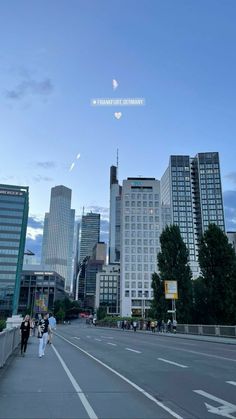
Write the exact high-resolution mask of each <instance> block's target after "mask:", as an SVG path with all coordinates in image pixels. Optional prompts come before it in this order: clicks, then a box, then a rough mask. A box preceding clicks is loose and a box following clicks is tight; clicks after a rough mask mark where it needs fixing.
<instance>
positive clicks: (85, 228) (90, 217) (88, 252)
mask: <svg viewBox="0 0 236 419" xmlns="http://www.w3.org/2000/svg"><path fill="white" fill-rule="evenodd" d="M99 237H100V214H95V213H92V212H91V213H89V214H87V215H82V220H81V236H80V252H79V260H80V262H82V261H83V259H84V258H85V257H86V256H90V257H91V256H92V254H93V248H94V246H95V244H97V243H98V242H99Z"/></svg>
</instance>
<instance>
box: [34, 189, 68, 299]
mask: <svg viewBox="0 0 236 419" xmlns="http://www.w3.org/2000/svg"><path fill="white" fill-rule="evenodd" d="M74 220H75V210H73V209H71V189H69V188H67V187H65V186H63V185H60V186H55V187H54V188H52V189H51V199H50V210H49V213H46V214H45V225H44V232H43V245H42V264H45V265H47V266H49V267H50V269H52V270H54V271H55V272H57V273H58V274H59V275H61V276H62V277H63V278H64V279H65V289H66V290H67V291H71V287H72V254H73V237H74Z"/></svg>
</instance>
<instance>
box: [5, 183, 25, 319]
mask: <svg viewBox="0 0 236 419" xmlns="http://www.w3.org/2000/svg"><path fill="white" fill-rule="evenodd" d="M28 211H29V190H28V187H25V186H13V185H0V314H1V315H3V316H10V315H11V314H12V313H13V314H17V310H18V302H19V292H20V279H21V271H22V265H23V258H24V249H25V238H26V228H27V221H28Z"/></svg>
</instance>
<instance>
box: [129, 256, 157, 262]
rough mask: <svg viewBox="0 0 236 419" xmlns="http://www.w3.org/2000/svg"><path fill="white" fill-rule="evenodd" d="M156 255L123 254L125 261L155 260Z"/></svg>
mask: <svg viewBox="0 0 236 419" xmlns="http://www.w3.org/2000/svg"><path fill="white" fill-rule="evenodd" d="M155 260H156V256H154V255H149V256H148V255H137V257H136V255H131V256H130V255H125V262H155Z"/></svg>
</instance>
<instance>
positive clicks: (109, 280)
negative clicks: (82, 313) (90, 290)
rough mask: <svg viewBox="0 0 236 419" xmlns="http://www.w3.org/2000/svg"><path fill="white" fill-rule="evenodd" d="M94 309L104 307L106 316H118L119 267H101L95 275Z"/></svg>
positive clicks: (112, 265) (110, 265)
mask: <svg viewBox="0 0 236 419" xmlns="http://www.w3.org/2000/svg"><path fill="white" fill-rule="evenodd" d="M95 306H96V309H98V308H99V307H106V308H107V313H108V314H120V266H119V264H109V265H106V266H103V268H102V271H101V272H98V273H97V275H96V301H95Z"/></svg>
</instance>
